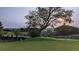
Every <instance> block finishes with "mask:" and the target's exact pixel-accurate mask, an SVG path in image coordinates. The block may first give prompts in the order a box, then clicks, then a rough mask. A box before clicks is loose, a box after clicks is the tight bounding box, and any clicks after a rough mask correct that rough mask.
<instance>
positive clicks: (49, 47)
mask: <svg viewBox="0 0 79 59" xmlns="http://www.w3.org/2000/svg"><path fill="white" fill-rule="evenodd" d="M53 39H54V38H49V37H47V38H33V39H30V40H25V41H16V42H0V51H79V41H73V40H53Z"/></svg>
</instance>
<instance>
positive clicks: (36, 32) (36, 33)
mask: <svg viewBox="0 0 79 59" xmlns="http://www.w3.org/2000/svg"><path fill="white" fill-rule="evenodd" d="M28 35H29V36H31V37H38V36H40V31H39V29H37V28H30V29H29V30H28Z"/></svg>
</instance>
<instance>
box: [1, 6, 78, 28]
mask: <svg viewBox="0 0 79 59" xmlns="http://www.w3.org/2000/svg"><path fill="white" fill-rule="evenodd" d="M65 8H66V9H70V10H73V16H72V20H73V21H74V22H73V23H72V24H71V25H72V26H75V27H79V25H78V24H79V17H78V16H79V7H65ZM32 10H35V7H0V21H1V22H2V24H3V26H4V28H21V27H26V26H25V22H26V19H25V17H24V16H25V15H27V14H28V13H29V11H32Z"/></svg>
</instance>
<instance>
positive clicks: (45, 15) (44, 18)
mask: <svg viewBox="0 0 79 59" xmlns="http://www.w3.org/2000/svg"><path fill="white" fill-rule="evenodd" d="M71 16H72V10H66V9H64V8H61V7H37V8H36V10H34V11H30V12H29V14H28V15H26V16H25V18H26V19H27V22H26V24H27V26H28V28H38V29H39V32H41V31H42V30H43V29H46V28H47V27H48V26H52V27H53V28H54V26H56V24H57V23H59V21H57V19H58V18H63V19H64V24H66V23H71V21H72V19H71Z"/></svg>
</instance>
